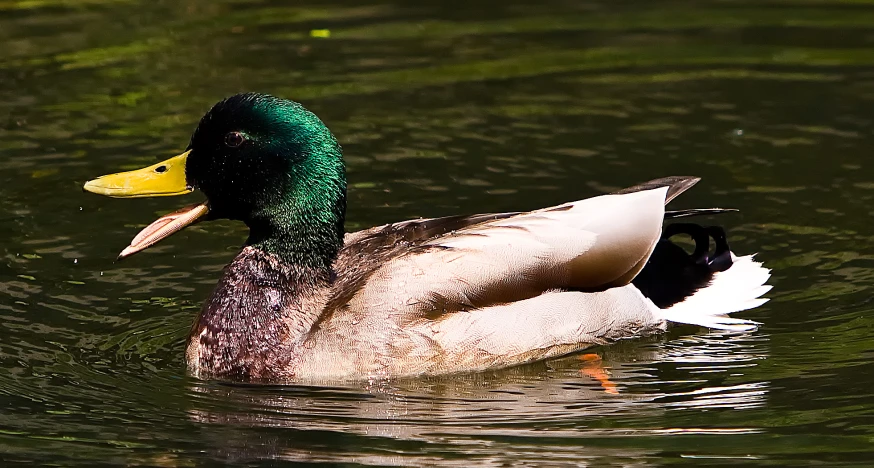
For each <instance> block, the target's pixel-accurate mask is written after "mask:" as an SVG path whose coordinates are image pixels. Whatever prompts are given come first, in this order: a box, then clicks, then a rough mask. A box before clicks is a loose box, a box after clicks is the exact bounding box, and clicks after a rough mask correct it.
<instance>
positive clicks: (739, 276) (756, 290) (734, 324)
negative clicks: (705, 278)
mask: <svg viewBox="0 0 874 468" xmlns="http://www.w3.org/2000/svg"><path fill="white" fill-rule="evenodd" d="M731 257H732V263H731V267H729V268H728V269H726V270H725V271H719V272H716V273H714V274H713V277H712V278H711V279H710V283H709V284H708V285H707V286H706V287H704V288H701V289H699V290H697V291H695V293H694V294H692V295H691V296H689V297H686V298H684V299H683V300H682V301H680V302H677V303H675V304H672V305H670V306H668V307H665V308H664V309H659V314H660V318H661V319H663V320H667V321H669V322H674V323H686V324H690V325H700V326H702V327H708V328H717V329H720V330H729V331H748V330H755V329H756V327H757V325H758V323H757V322H753V321H751V320H744V319H739V318H732V317H729V316H728V314H730V313H732V312H738V311H741V310H747V309H752V308H755V307H758V306H760V305H762V304H764V303H765V302H767V301H768V299H763V298H762V297H761V296H762V295H763V294H765V293H766V292H768V291H769V290H770V289H771V286H768V285H766V284H765V282H767V281H768V278H770V277H771V272H770V270H768V269H767V268H765V267H764V266H762V264H761V263H759V262H756V261H754V260H753V256H752V255H747V256H743V257H735V256H734V255H733V254H732V255H731Z"/></svg>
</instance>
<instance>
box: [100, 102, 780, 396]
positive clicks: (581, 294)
mask: <svg viewBox="0 0 874 468" xmlns="http://www.w3.org/2000/svg"><path fill="white" fill-rule="evenodd" d="M698 180H699V179H698V178H695V177H666V178H662V179H656V180H653V181H650V182H646V183H644V184H640V185H636V186H634V187H631V188H627V189H624V190H620V191H618V192H615V193H611V194H607V195H601V196H598V197H594V198H589V199H585V200H580V201H573V202H569V203H565V204H562V205H558V206H553V207H549V208H544V209H540V210H535V211H528V212H517V213H494V214H477V215H462V216H451V217H447V218H434V219H416V220H410V221H402V222H398V223H393V224H386V225H383V226H377V227H373V228H370V229H365V230H363V231H358V232H352V233H346V232H345V230H344V219H345V214H346V173H345V166H344V163H343V157H342V152H341V149H340V145H339V144H338V143H337V140H336V139H335V138H334V136H333V135H332V134H331V132H330V131H329V130H328V128H327V127H326V126H325V125H324V124H323V123H322V121H321V120H319V118H318V117H316V116H315V115H314V114H313V113H312V112H309V111H308V110H306V109H305V108H304V107H303V106H301V105H300V104H298V103H296V102H292V101H289V100H285V99H280V98H277V97H273V96H269V95H264V94H254V93H250V94H239V95H236V96H232V97H229V98H227V99H225V100H223V101H221V102H219V103H218V104H216V105H215V106H214V107H213V108H212V109H211V110H210V111H209V112H207V114H206V115H205V116H204V117H203V118H202V119H201V121H200V124H199V125H198V126H197V129H196V130H195V131H194V134H193V135H192V136H191V142H190V143H189V145H188V148H187V149H186V151H185V152H184V153H182V154H180V155H179V156H176V157H173V158H170V159H168V160H166V161H164V162H161V163H158V164H155V165H152V166H149V167H146V168H143V169H139V170H135V171H130V172H122V173H118V174H111V175H106V176H103V177H99V178H97V179H94V180H91V181H89V182H87V183H86V184H85V187H84V188H85V190H87V191H89V192H93V193H98V194H102V195H107V196H110V197H119V198H129V197H155V196H169V195H179V194H185V193H189V192H191V191H193V190H195V189H196V190H200V191H201V192H202V193H203V194H204V195H205V196H206V201H205V202H203V203H198V204H194V205H191V206H188V207H185V208H183V209H181V210H178V211H176V212H173V213H170V214H168V215H166V216H163V217H161V218H160V219H158V220H157V221H155V222H154V223H152V224H151V225H149V226H148V227H146V228H145V229H143V231H142V232H140V233H139V234H138V235H137V236H136V237H135V238H134V239H133V241H132V242H131V244H130V246H128V247H127V248H125V249H124V250H123V251H122V252H121V254H120V256H119V257H120V258H123V257H127V256H130V255H132V254H134V253H136V252H139V251H142V250H144V249H146V248H148V247H149V246H151V245H154V244H155V243H156V242H159V241H161V240H163V239H164V238H166V237H167V236H169V235H171V234H173V233H175V232H177V231H179V230H180V229H182V228H184V227H185V226H188V225H190V224H192V223H195V222H198V221H202V220H211V219H234V220H240V221H243V222H244V223H246V225H247V226H248V227H249V237H248V239H247V240H246V243H245V246H244V247H243V248H242V250H241V251H240V253H239V254H238V255H237V256H236V258H234V259H233V260H232V261H231V263H230V264H229V265H227V266H226V267H225V269H224V272H223V274H222V276H221V279H220V280H219V282H218V285H217V286H216V288H215V290H214V291H213V292H212V294H211V295H210V296H209V298H208V299H207V300H206V303H205V304H204V306H203V309H202V311H201V312H200V315H199V316H198V318H197V321H196V322H195V324H194V326H193V328H192V330H191V334H190V336H189V339H188V347H187V350H186V354H185V356H186V361H187V364H188V368H189V370H190V372H191V374H193V375H194V376H196V377H200V378H205V379H222V380H232V381H250V382H288V381H299V380H336V379H368V378H385V377H397V376H417V375H435V374H447V373H459V372H472V371H482V370H486V369H496V368H502V367H508V366H513V365H517V364H522V363H526V362H531V361H536V360H541V359H546V358H551V357H555V356H559V355H564V354H569V353H573V352H576V351H580V350H582V349H585V348H588V347H591V346H594V345H601V344H606V343H609V342H612V341H615V340H619V339H626V338H634V337H639V336H644V335H650V334H654V333H659V332H662V331H664V330H665V329H666V328H667V326H668V324H669V323H678V324H692V325H699V326H703V327H710V328H716V329H722V330H732V331H747V330H752V329H754V328H755V326H756V323H755V322H752V321H749V320H744V319H739V318H733V317H729V314H730V313H733V312H737V311H741V310H745V309H751V308H754V307H757V306H759V305H761V304H762V303H764V302H765V301H766V300H767V299H762V298H761V296H762V295H763V294H764V293H765V292H767V291H768V290H769V289H770V286H767V285H765V283H766V281H767V280H768V278H769V276H770V274H769V270H767V269H765V268H764V267H763V266H761V264H760V263H758V262H756V261H754V260H753V259H752V256H735V255H734V254H733V253H732V252H731V251H730V250H729V248H728V243H727V241H726V238H725V233H724V232H723V231H722V229H721V228H718V227H703V226H700V225H697V224H689V223H682V224H671V225H668V226H667V227H666V228H665V229H664V230H663V221H664V220H665V219H666V218H667V219H670V218H680V217H686V216H693V215H699V214H712V213H719V212H722V211H726V210H722V209H701V210H683V211H665V208H664V207H665V204H666V203H668V202H669V201H671V200H673V199H674V197H676V196H678V195H680V194H681V193H683V192H684V191H686V190H687V189H688V188H690V187H691V186H692V185H693V184H695V183H696V182H698ZM677 234H683V235H688V236H691V237H692V239H693V240H694V241H695V244H696V248H695V251H694V252H692V253H691V254H690V253H687V252H686V251H685V250H683V249H682V248H680V247H679V246H677V245H676V244H674V243H673V242H671V240H670V239H671V237H673V236H675V235H677ZM711 241H712V244H713V245H714V248H713V250H712V251H711V249H710V245H711Z"/></svg>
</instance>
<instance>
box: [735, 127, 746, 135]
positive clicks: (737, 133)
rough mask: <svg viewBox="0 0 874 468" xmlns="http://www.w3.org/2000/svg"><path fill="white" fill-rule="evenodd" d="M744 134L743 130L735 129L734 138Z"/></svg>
mask: <svg viewBox="0 0 874 468" xmlns="http://www.w3.org/2000/svg"><path fill="white" fill-rule="evenodd" d="M743 134H744V131H743V129H742V128H736V129H734V136H743Z"/></svg>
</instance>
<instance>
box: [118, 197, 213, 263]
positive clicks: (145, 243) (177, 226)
mask: <svg viewBox="0 0 874 468" xmlns="http://www.w3.org/2000/svg"><path fill="white" fill-rule="evenodd" d="M207 213H209V206H208V205H207V204H206V203H196V204H194V205H188V206H186V207H184V208H181V209H179V210H176V211H174V212H172V213H170V214H167V215H164V216H161V217H160V218H158V219H156V220H155V221H154V222H153V223H152V224H149V225H148V226H146V227H145V229H143V230H142V231H140V232H139V234H137V235H136V237H134V238H133V240H132V241H131V243H130V245H129V246H127V247H125V248H124V250H122V251H121V253H120V254H118V260H121V259H122V258H125V257H130V256H131V255H133V254H135V253H137V252H141V251H143V250H145V249H147V248H149V247H151V246H153V245H155V244H157V243H158V242H160V241H161V240H162V239H165V238H166V237H169V236H170V235H172V234H174V233H176V232H178V231H180V230H182V228H184V227H186V226H188V225H190V224H193V223H195V222H197V221H198V220H199V219H200V218H202V217H203V216H204V215H206V214H207Z"/></svg>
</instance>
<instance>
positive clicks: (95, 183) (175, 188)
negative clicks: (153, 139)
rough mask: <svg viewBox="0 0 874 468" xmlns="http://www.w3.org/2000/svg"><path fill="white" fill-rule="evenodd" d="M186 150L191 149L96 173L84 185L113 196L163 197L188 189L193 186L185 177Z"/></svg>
mask: <svg viewBox="0 0 874 468" xmlns="http://www.w3.org/2000/svg"><path fill="white" fill-rule="evenodd" d="M188 153H190V151H186V152H184V153H182V154H180V155H179V156H174V157H172V158H170V159H168V160H166V161H162V162H159V163H158V164H154V165H152V166H149V167H144V168H142V169H137V170H135V171H128V172H119V173H118V174H109V175H105V176H102V177H98V178H96V179H94V180H89V181H88V182H86V183H85V186H84V187H83V188H84V189H85V190H87V191H89V192H91V193H96V194H98V195H106V196H108V197H114V198H138V197H166V196H171V195H182V194H186V193H190V192H191V191H192V190H193V189H192V188H191V187H189V186H188V182H186V180H185V161H186V159H187V158H188Z"/></svg>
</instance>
